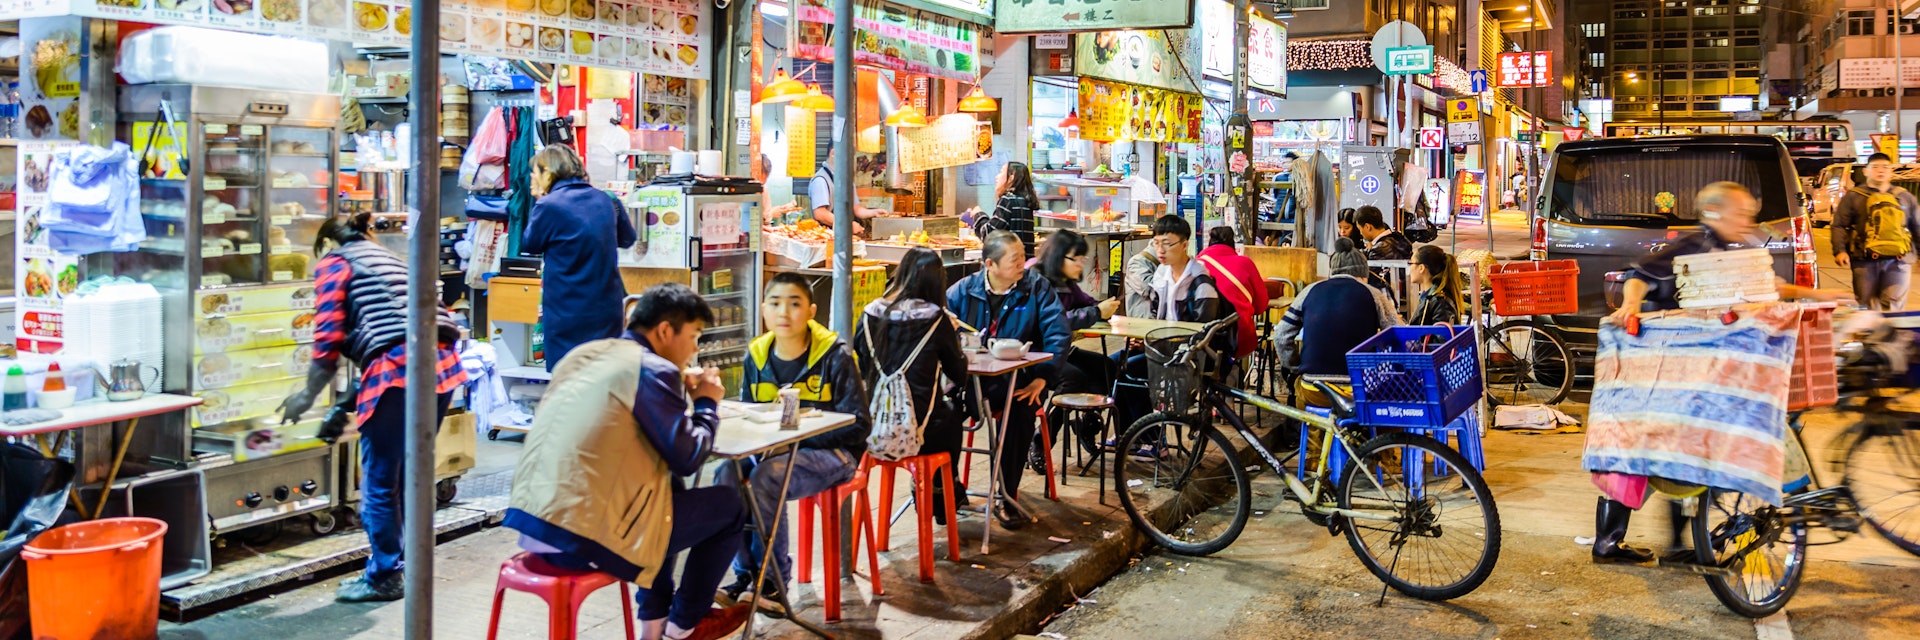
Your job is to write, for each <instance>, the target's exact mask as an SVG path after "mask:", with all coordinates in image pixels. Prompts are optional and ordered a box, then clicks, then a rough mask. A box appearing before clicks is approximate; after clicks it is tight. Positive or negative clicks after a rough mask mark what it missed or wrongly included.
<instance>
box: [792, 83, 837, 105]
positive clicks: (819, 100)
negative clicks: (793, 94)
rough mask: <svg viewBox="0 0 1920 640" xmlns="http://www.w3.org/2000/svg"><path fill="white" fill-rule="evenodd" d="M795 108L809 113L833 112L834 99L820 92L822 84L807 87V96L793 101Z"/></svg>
mask: <svg viewBox="0 0 1920 640" xmlns="http://www.w3.org/2000/svg"><path fill="white" fill-rule="evenodd" d="M793 106H796V107H799V108H802V109H806V110H808V111H833V98H832V97H830V96H828V95H826V94H824V93H821V92H820V84H819V83H817V82H816V83H813V84H810V85H807V95H806V97H803V98H801V99H799V100H795V101H793Z"/></svg>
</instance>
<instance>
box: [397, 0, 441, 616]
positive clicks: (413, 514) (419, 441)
mask: <svg viewBox="0 0 1920 640" xmlns="http://www.w3.org/2000/svg"><path fill="white" fill-rule="evenodd" d="M413 20H414V22H413V23H414V24H415V25H436V24H440V2H439V0H413ZM413 78H414V86H413V106H412V109H413V118H412V119H411V123H412V124H413V159H412V164H413V178H412V180H411V182H413V202H414V206H415V207H416V208H417V211H416V212H415V213H414V217H413V220H412V223H413V224H411V225H410V226H409V227H408V229H410V231H409V233H411V234H412V236H410V238H409V240H410V243H409V244H408V247H409V248H410V249H411V255H409V256H407V355H408V358H407V361H408V366H407V454H406V455H407V466H406V468H407V471H406V484H405V487H406V489H405V490H404V491H402V492H401V495H403V496H405V500H406V505H405V507H404V511H405V516H404V517H403V518H401V522H402V525H401V529H400V531H401V534H402V536H403V537H405V538H406V548H405V550H404V553H405V556H404V557H405V558H406V562H407V568H406V572H405V575H406V586H407V589H406V593H407V614H406V629H407V638H408V640H431V638H433V542H434V540H433V502H434V491H433V434H434V432H436V431H439V430H440V425H439V420H438V418H439V417H438V416H436V415H434V414H435V411H434V408H435V407H434V404H435V400H436V394H435V393H434V385H435V382H436V381H437V377H436V376H435V371H434V369H435V367H434V365H435V364H437V362H438V361H439V358H438V357H436V356H435V354H436V353H437V350H438V345H437V344H436V343H437V342H438V338H439V335H438V334H439V323H438V322H437V321H436V320H437V318H438V313H439V310H440V306H439V303H440V300H439V297H440V290H439V286H438V285H439V284H440V31H439V30H438V29H432V28H416V29H414V30H413Z"/></svg>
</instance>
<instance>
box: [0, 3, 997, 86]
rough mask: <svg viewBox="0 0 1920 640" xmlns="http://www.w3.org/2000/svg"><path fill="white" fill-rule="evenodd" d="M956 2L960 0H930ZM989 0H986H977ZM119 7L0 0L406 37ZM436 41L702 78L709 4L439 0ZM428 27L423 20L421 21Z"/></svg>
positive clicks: (235, 26) (11, 13)
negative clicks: (438, 38) (437, 36)
mask: <svg viewBox="0 0 1920 640" xmlns="http://www.w3.org/2000/svg"><path fill="white" fill-rule="evenodd" d="M929 1H931V2H945V3H956V2H966V1H967V0H929ZM979 1H990V0H979ZM136 4H138V5H139V6H134V7H122V6H114V5H111V4H107V3H105V2H98V3H96V2H95V0H50V1H45V2H33V3H22V2H7V3H0V20H18V19H21V18H43V17H53V16H80V17H86V18H104V19H108V20H125V21H130V22H145V23H150V24H166V25H188V26H200V27H210V28H214V29H222V30H226V31H242V32H247V33H263V34H270V35H284V36H297V37H302V38H318V39H322V40H334V41H339V42H351V43H354V44H356V45H362V46H398V47H405V46H407V45H408V44H410V39H411V38H412V37H413V35H412V34H413V29H414V27H415V25H414V24H413V16H412V15H411V10H410V9H409V8H408V7H407V6H406V4H405V3H397V4H384V3H383V4H374V3H369V2H354V1H351V0H306V1H305V2H300V1H298V0H293V1H288V2H280V1H275V0H269V1H266V2H253V3H250V4H248V5H247V6H246V9H245V10H244V11H238V12H231V13H229V12H228V11H227V10H225V9H222V6H223V3H213V2H208V0H150V1H149V2H142V3H136ZM441 18H442V20H441V24H440V27H439V29H440V50H441V52H443V53H471V54H477V55H486V56H497V57H501V58H510V59H514V60H528V61H533V62H545V63H550V64H571V65H584V66H589V67H599V68H604V69H619V70H625V71H635V72H640V73H648V74H653V75H659V76H669V77H677V78H697V79H706V78H707V77H708V76H709V72H708V69H709V65H711V64H712V59H713V55H712V52H711V51H708V49H710V48H711V46H710V41H711V37H710V36H709V35H708V34H710V33H712V29H713V4H712V3H710V2H706V1H704V0H650V1H649V2H647V3H645V4H643V3H640V2H627V1H624V0H623V1H620V2H612V1H603V0H442V2H441ZM429 28H431V27H429Z"/></svg>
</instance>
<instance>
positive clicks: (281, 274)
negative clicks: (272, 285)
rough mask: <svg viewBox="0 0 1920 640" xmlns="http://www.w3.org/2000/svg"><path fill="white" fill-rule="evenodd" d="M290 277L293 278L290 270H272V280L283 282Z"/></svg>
mask: <svg viewBox="0 0 1920 640" xmlns="http://www.w3.org/2000/svg"><path fill="white" fill-rule="evenodd" d="M292 279H293V272H292V271H275V272H273V281H274V282H285V281H287V280H292Z"/></svg>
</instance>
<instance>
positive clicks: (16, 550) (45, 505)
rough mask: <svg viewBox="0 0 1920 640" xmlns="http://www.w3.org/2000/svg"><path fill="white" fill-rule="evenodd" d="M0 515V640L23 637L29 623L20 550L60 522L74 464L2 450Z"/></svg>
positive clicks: (16, 448)
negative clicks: (0, 530)
mask: <svg viewBox="0 0 1920 640" xmlns="http://www.w3.org/2000/svg"><path fill="white" fill-rule="evenodd" d="M0 478H4V480H0V482H4V483H5V486H4V487H0V495H4V496H5V497H4V498H0V499H3V500H4V501H5V503H4V504H0V517H4V518H5V520H6V522H8V523H9V524H8V526H7V532H6V536H5V537H4V538H0V638H12V637H15V636H20V635H24V634H25V632H26V630H27V626H28V623H29V615H30V614H29V611H28V606H27V567H26V563H24V562H21V561H20V550H21V549H23V548H25V547H26V546H27V543H28V542H32V541H33V539H34V537H35V536H38V535H40V533H41V532H43V531H46V530H48V529H51V528H53V527H54V525H57V524H59V519H60V516H61V514H62V512H64V511H65V510H66V507H67V493H68V492H69V491H71V490H72V481H73V464H72V463H69V462H67V461H65V460H60V459H51V458H45V457H42V456H41V455H40V452H38V451H34V450H33V448H31V447H26V446H21V445H10V446H7V447H5V448H4V449H0Z"/></svg>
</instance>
